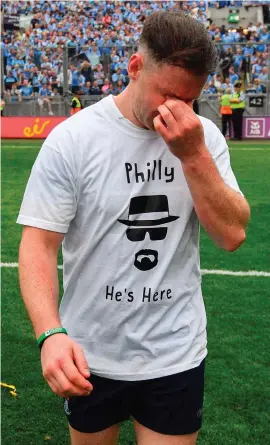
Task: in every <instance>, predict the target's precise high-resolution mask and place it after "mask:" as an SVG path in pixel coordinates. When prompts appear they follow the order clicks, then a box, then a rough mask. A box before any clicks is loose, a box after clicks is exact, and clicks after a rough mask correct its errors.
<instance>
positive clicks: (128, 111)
mask: <svg viewBox="0 0 270 445" xmlns="http://www.w3.org/2000/svg"><path fill="white" fill-rule="evenodd" d="M113 99H114V103H115V105H116V106H117V108H118V109H119V110H120V111H121V113H122V115H123V116H124V117H125V118H126V119H127V120H129V121H130V122H132V123H133V124H134V125H136V126H137V127H140V128H145V127H144V126H143V125H142V124H141V122H140V121H138V119H137V118H136V116H135V114H134V112H133V108H132V103H131V91H130V87H129V86H127V87H126V89H125V90H124V91H123V92H122V93H120V94H119V95H118V96H113Z"/></svg>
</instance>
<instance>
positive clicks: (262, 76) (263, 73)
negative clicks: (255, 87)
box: [258, 66, 268, 84]
mask: <svg viewBox="0 0 270 445" xmlns="http://www.w3.org/2000/svg"><path fill="white" fill-rule="evenodd" d="M258 79H259V80H260V82H263V83H265V84H266V82H267V80H268V68H267V66H263V67H262V71H261V72H260V74H259V75H258Z"/></svg>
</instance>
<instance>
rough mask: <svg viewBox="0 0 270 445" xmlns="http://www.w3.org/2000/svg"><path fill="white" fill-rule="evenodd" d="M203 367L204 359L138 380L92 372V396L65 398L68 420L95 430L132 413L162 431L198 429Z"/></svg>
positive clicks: (79, 427)
mask: <svg viewBox="0 0 270 445" xmlns="http://www.w3.org/2000/svg"><path fill="white" fill-rule="evenodd" d="M204 368H205V360H203V361H202V363H201V364H200V366H199V367H197V368H193V369H190V370H188V371H184V372H181V373H178V374H174V375H170V376H166V377H160V378H156V379H151V380H141V381H135V382H130V381H122V380H112V379H107V378H103V377H98V376H96V375H93V374H92V375H91V376H90V378H89V381H90V382H91V383H92V385H93V388H94V389H93V391H92V393H91V394H90V395H89V396H80V397H71V398H70V399H69V400H67V399H65V402H64V409H65V413H66V416H67V418H68V421H69V424H70V425H71V426H72V428H74V429H75V430H77V431H80V432H84V433H94V432H98V431H102V430H105V429H106V428H108V427H110V426H112V425H114V424H117V423H120V422H123V421H125V420H128V419H129V418H130V417H132V418H134V419H135V420H137V421H138V422H139V423H140V424H142V425H144V426H146V427H147V428H149V429H151V430H153V431H156V432H158V433H160V434H169V435H183V434H191V433H195V432H196V431H198V430H199V429H200V428H201V425H202V407H203V394H204Z"/></svg>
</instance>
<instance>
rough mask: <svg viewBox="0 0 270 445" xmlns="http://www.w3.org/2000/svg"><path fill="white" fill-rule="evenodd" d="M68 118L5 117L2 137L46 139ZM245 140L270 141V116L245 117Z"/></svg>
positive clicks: (2, 121)
mask: <svg viewBox="0 0 270 445" xmlns="http://www.w3.org/2000/svg"><path fill="white" fill-rule="evenodd" d="M65 119H67V117H65V116H62V117H55V116H48V117H33V116H28V117H3V118H2V120H1V123H2V126H1V137H2V138H4V139H5V138H6V139H44V138H46V137H47V136H48V135H49V133H50V132H51V130H52V129H53V128H54V127H56V126H57V125H58V124H60V123H61V122H63V121H64V120H65ZM243 137H244V138H263V139H270V116H261V117H257V116H248V117H247V116H245V117H244V119H243Z"/></svg>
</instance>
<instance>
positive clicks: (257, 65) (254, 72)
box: [252, 59, 263, 79]
mask: <svg viewBox="0 0 270 445" xmlns="http://www.w3.org/2000/svg"><path fill="white" fill-rule="evenodd" d="M262 69H263V60H262V59H259V60H258V61H257V62H256V63H254V65H253V67H252V77H253V79H257V78H258V77H259V74H260V73H261V72H262Z"/></svg>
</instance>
